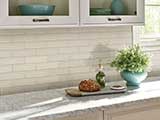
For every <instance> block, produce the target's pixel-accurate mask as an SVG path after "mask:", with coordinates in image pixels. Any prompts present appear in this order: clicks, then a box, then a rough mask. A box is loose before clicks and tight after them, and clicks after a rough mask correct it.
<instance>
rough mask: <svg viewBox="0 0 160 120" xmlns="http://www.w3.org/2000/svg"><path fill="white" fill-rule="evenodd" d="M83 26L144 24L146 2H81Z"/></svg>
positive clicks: (90, 0)
mask: <svg viewBox="0 0 160 120" xmlns="http://www.w3.org/2000/svg"><path fill="white" fill-rule="evenodd" d="M81 21H82V24H96V23H97V24H111V23H113V24H132V23H144V0H81Z"/></svg>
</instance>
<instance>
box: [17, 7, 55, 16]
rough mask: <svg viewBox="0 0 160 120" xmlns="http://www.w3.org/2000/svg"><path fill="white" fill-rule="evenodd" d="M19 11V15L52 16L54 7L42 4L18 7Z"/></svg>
mask: <svg viewBox="0 0 160 120" xmlns="http://www.w3.org/2000/svg"><path fill="white" fill-rule="evenodd" d="M19 10H20V13H21V15H34V16H35V15H42V16H43V15H53V13H54V10H55V6H54V5H43V4H28V5H20V6H19Z"/></svg>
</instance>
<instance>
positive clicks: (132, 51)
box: [110, 45, 150, 86]
mask: <svg viewBox="0 0 160 120" xmlns="http://www.w3.org/2000/svg"><path fill="white" fill-rule="evenodd" d="M149 64H150V56H149V55H147V54H146V53H145V52H143V51H142V50H141V48H140V46H139V45H134V46H133V47H128V48H125V49H123V50H121V51H119V53H118V55H117V56H116V57H115V59H114V60H113V61H112V62H111V64H110V65H111V67H115V68H117V70H119V71H120V74H121V77H122V78H123V79H124V80H126V81H127V85H128V86H139V85H140V83H141V82H142V81H143V80H145V79H146V78H147V75H148V72H147V70H148V68H149Z"/></svg>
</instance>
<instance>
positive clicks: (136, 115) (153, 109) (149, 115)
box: [104, 106, 160, 120]
mask: <svg viewBox="0 0 160 120" xmlns="http://www.w3.org/2000/svg"><path fill="white" fill-rule="evenodd" d="M104 116H105V117H104V120H160V106H150V107H139V108H136V109H128V110H125V111H123V108H122V111H118V112H114V113H110V115H109V116H110V117H108V114H107V112H104Z"/></svg>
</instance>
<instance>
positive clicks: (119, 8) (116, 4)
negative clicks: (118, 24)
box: [111, 0, 125, 15]
mask: <svg viewBox="0 0 160 120" xmlns="http://www.w3.org/2000/svg"><path fill="white" fill-rule="evenodd" d="M111 13H112V14H113V15H123V14H125V5H124V3H123V1H122V0H112V4H111Z"/></svg>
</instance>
